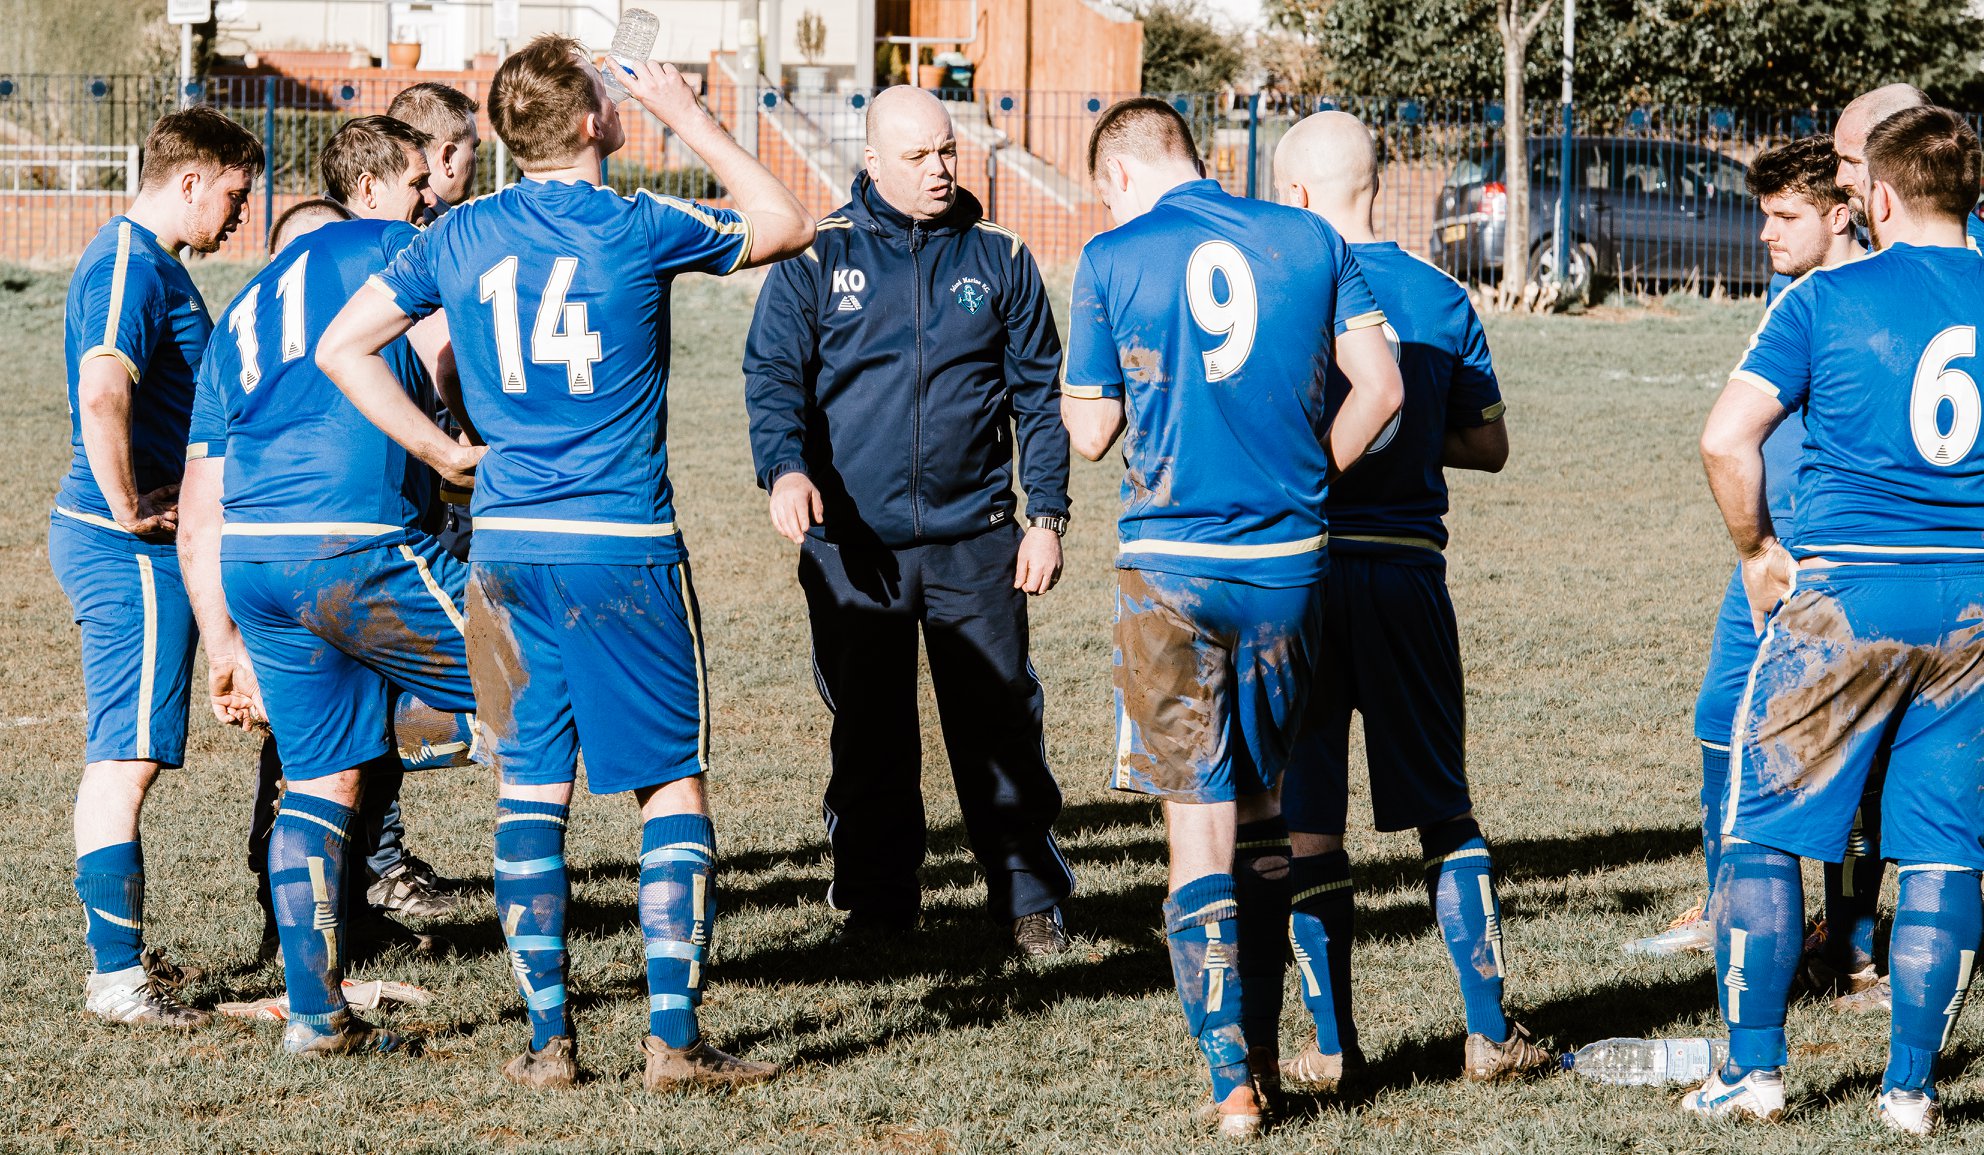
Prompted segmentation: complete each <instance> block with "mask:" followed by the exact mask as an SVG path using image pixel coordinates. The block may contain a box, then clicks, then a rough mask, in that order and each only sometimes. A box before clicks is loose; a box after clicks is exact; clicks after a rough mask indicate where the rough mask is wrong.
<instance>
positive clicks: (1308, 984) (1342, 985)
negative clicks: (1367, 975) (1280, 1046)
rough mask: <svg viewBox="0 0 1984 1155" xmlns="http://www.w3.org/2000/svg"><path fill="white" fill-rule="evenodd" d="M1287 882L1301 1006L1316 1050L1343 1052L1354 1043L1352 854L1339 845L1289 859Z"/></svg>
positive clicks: (1289, 927)
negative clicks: (1313, 1029)
mask: <svg viewBox="0 0 1984 1155" xmlns="http://www.w3.org/2000/svg"><path fill="white" fill-rule="evenodd" d="M1288 881H1289V887H1290V889H1291V890H1293V891H1294V894H1293V897H1292V899H1291V905H1290V911H1289V917H1288V937H1289V941H1290V942H1291V943H1292V944H1293V946H1294V948H1295V972H1296V981H1297V983H1298V984H1299V986H1300V988H1301V992H1302V1005H1303V1006H1305V1007H1307V1008H1308V1010H1309V1017H1310V1018H1311V1019H1313V1020H1315V1023H1316V1049H1317V1050H1318V1051H1321V1052H1322V1053H1323V1054H1325V1055H1337V1054H1342V1053H1343V1050H1344V1048H1345V1047H1346V1046H1355V1045H1356V1043H1357V1027H1356V1025H1355V1024H1354V1023H1353V1022H1352V1020H1351V1017H1350V936H1351V931H1352V929H1353V927H1354V925H1355V922H1356V892H1355V890H1353V889H1352V887H1351V884H1350V855H1349V854H1347V853H1345V852H1344V851H1341V850H1337V851H1332V852H1330V853H1328V854H1312V855H1303V856H1302V857H1300V858H1294V859H1290V860H1289V863H1288Z"/></svg>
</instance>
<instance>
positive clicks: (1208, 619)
mask: <svg viewBox="0 0 1984 1155" xmlns="http://www.w3.org/2000/svg"><path fill="white" fill-rule="evenodd" d="M1322 609H1323V587H1322V584H1321V583H1320V582H1318V583H1316V584H1313V585H1306V586H1294V587H1286V588H1274V587H1264V586H1252V585H1246V584H1244V583H1241V582H1229V581H1220V580H1217V579H1215V578H1200V577H1183V576H1179V575H1177V574H1167V573H1157V572H1153V571H1148V570H1134V569H1119V570H1117V571H1116V660H1115V683H1116V773H1115V775H1114V777H1113V778H1112V779H1111V781H1110V785H1111V786H1113V787H1115V788H1116V789H1118V790H1128V791H1132V792H1134V793H1138V794H1155V795H1157V796H1158V797H1160V798H1163V799H1166V800H1167V801H1171V802H1231V801H1233V800H1234V799H1235V798H1237V797H1239V796H1240V795H1242V794H1261V793H1265V792H1267V791H1269V790H1272V789H1274V788H1275V786H1276V784H1277V783H1278V782H1279V781H1280V779H1281V772H1282V770H1283V768H1284V767H1285V766H1286V765H1287V762H1288V755H1289V747H1290V745H1291V743H1292V741H1293V739H1294V730H1295V728H1296V726H1297V724H1298V723H1299V720H1300V718H1301V710H1302V707H1303V705H1304V704H1305V700H1306V699H1307V697H1308V692H1309V679H1310V674H1311V670H1312V669H1313V666H1314V663H1315V657H1316V649H1317V645H1318V639H1319V637H1320V635H1321V632H1322Z"/></svg>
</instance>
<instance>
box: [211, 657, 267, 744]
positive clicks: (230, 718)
mask: <svg viewBox="0 0 1984 1155" xmlns="http://www.w3.org/2000/svg"><path fill="white" fill-rule="evenodd" d="M207 699H208V704H209V705H211V706H212V707H213V711H214V717H215V718H216V719H218V720H219V721H220V724H221V725H223V726H239V727H240V728H241V729H243V730H255V729H259V728H261V727H264V726H267V725H268V721H269V715H268V712H267V711H265V710H264V709H262V691H261V687H260V686H259V685H257V684H256V681H255V671H254V670H253V669H251V668H250V667H249V665H248V659H247V658H245V657H239V656H235V655H230V654H208V655H207Z"/></svg>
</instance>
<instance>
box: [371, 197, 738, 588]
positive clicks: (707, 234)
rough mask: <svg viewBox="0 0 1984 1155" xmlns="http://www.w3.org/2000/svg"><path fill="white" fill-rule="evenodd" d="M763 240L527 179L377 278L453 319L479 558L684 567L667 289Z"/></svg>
mask: <svg viewBox="0 0 1984 1155" xmlns="http://www.w3.org/2000/svg"><path fill="white" fill-rule="evenodd" d="M750 253H751V228H750V223H749V222H748V221H747V220H746V219H745V218H744V216H743V215H742V214H740V213H738V212H735V211H733V210H729V209H716V208H709V207H706V206H703V205H699V204H694V203H692V202H689V201H684V200H677V199H675V198H673V197H661V196H655V195H653V194H651V193H647V192H645V191H643V192H640V193H637V194H636V195H634V196H632V197H623V196H621V195H620V194H618V193H616V192H614V191H613V190H612V189H607V188H601V187H599V186H598V185H593V184H588V183H585V182H572V183H566V182H556V181H536V180H524V181H521V182H519V183H517V184H514V185H512V186H510V187H509V188H506V189H504V190H503V191H502V192H499V193H496V194H494V195H492V196H485V197H479V198H477V199H475V200H473V201H470V202H469V203H468V204H465V205H463V206H461V207H460V208H457V209H455V210H454V211H452V212H450V213H448V214H447V215H446V216H444V217H442V218H441V219H440V221H439V222H437V223H436V224H435V225H434V226H433V227H432V228H430V229H428V230H427V232H426V233H424V234H423V235H422V236H421V238H420V239H419V240H418V241H415V242H414V243H413V244H412V245H410V246H408V248H407V250H406V251H405V252H403V253H401V254H400V256H399V258H398V259H397V260H395V261H394V262H393V264H392V265H391V266H390V267H389V268H387V270H386V271H385V272H383V273H381V274H379V276H377V277H375V278H373V280H372V282H371V284H372V285H373V286H374V287H375V288H378V289H383V290H384V291H385V292H386V293H388V294H389V295H391V297H392V299H393V301H394V303H395V304H397V305H398V306H399V308H400V310H401V311H402V312H404V313H405V314H407V315H408V316H410V317H415V318H418V317H424V316H426V315H427V314H428V313H431V312H433V311H434V310H436V309H445V310H447V314H448V333H449V338H450V340H451V341H452V342H453V344H454V350H455V366H456V370H457V372H458V373H459V374H460V376H461V383H462V397H463V400H464V402H465V403H466V407H467V409H468V414H469V419H470V420H472V421H473V422H474V423H475V427H476V430H477V432H479V433H480V434H481V435H482V438H483V440H484V441H486V442H487V443H488V444H489V453H488V455H487V456H485V457H484V458H483V459H482V464H481V465H480V466H479V467H478V469H477V471H476V481H475V499H474V502H473V505H472V511H473V514H474V517H475V543H474V545H473V546H471V547H470V548H471V551H472V553H471V556H472V558H473V559H474V560H479V561H512V562H593V563H605V564H630V565H671V564H674V563H676V562H679V561H681V560H682V559H683V557H684V551H683V548H682V543H681V538H680V536H679V535H678V534H677V533H676V529H675V509H674V500H673V492H672V489H671V487H670V485H669V482H668V446H667V429H668V405H667V386H668V353H669V319H668V295H669V288H670V286H671V285H672V284H673V282H674V279H675V277H676V275H677V274H679V273H686V272H702V273H715V274H719V275H721V274H725V273H730V272H733V271H735V270H736V269H738V268H739V267H741V266H742V265H743V264H744V262H745V261H746V260H748V259H749V257H750Z"/></svg>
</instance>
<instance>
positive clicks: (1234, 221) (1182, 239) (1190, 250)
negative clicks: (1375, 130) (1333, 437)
mask: <svg viewBox="0 0 1984 1155" xmlns="http://www.w3.org/2000/svg"><path fill="white" fill-rule="evenodd" d="M1384 320H1385V317H1384V314H1383V313H1382V312H1380V311H1379V309H1378V304H1377V302H1376V301H1375V300H1374V299H1373V298H1372V296H1371V291H1370V289H1369V288H1368V287H1366V285H1365V283H1364V276H1363V274H1362V273H1361V272H1359V271H1358V267H1357V262H1356V260H1355V258H1353V257H1352V256H1351V253H1350V248H1349V246H1348V245H1345V244H1344V242H1343V238H1342V237H1340V236H1338V235H1337V233H1336V230H1334V229H1332V228H1330V227H1329V225H1328V224H1326V223H1325V222H1324V221H1323V220H1322V218H1320V217H1318V216H1316V215H1315V214H1314V213H1310V212H1307V211H1304V210H1301V209H1294V208H1288V207H1285V206H1282V205H1276V204H1270V203H1268V202H1266V201H1258V200H1246V199H1243V198H1240V197H1234V196H1229V195H1227V194H1226V193H1225V192H1222V191H1221V190H1220V187H1219V185H1218V184H1217V183H1216V182H1214V181H1210V180H1200V181H1191V182H1188V183H1186V184H1183V185H1180V186H1179V187H1177V188H1175V189H1172V190H1171V191H1170V192H1167V193H1165V194H1164V195H1163V196H1162V197H1160V198H1158V201H1157V203H1156V204H1155V205H1154V206H1152V208H1151V210H1150V211H1149V212H1147V213H1145V214H1144V215H1142V216H1140V217H1138V218H1137V219H1136V220H1134V221H1131V222H1130V223H1129V224H1126V225H1120V226H1118V227H1117V228H1114V229H1111V230H1110V231H1109V232H1106V233H1103V234H1102V235H1100V236H1098V237H1096V238H1095V239H1093V240H1091V241H1089V243H1088V244H1087V245H1086V246H1084V247H1083V249H1082V257H1081V263H1080V265H1079V267H1078V268H1077V269H1076V271H1075V292H1074V304H1073V307H1072V309H1071V310H1070V314H1069V339H1068V356H1067V361H1066V367H1065V369H1064V374H1065V377H1064V383H1063V385H1062V392H1063V393H1065V394H1066V395H1068V396H1070V397H1088V398H1098V397H1121V398H1123V406H1124V414H1125V418H1126V421H1127V429H1126V431H1125V433H1124V437H1123V461H1124V465H1125V474H1124V480H1123V491H1122V499H1123V508H1122V514H1121V516H1120V517H1119V518H1118V520H1117V532H1118V535H1119V540H1120V548H1119V552H1118V556H1117V562H1116V564H1117V565H1118V566H1119V567H1122V568H1125V569H1146V570H1157V571H1161V572H1166V573H1176V574H1182V575H1186V576H1193V577H1211V578H1219V579H1223V580H1228V581H1242V582H1248V583H1252V584H1254V585H1262V586H1289V585H1301V584H1304V583H1307V582H1311V581H1314V580H1315V579H1316V578H1317V576H1318V575H1319V574H1321V573H1322V571H1323V567H1324V565H1325V563H1326V554H1325V553H1324V550H1325V547H1326V545H1327V536H1328V535H1327V528H1328V521H1327V518H1326V516H1325V513H1324V505H1323V503H1324V497H1325V490H1326V483H1325V477H1326V475H1327V470H1328V467H1329V458H1328V454H1327V451H1326V449H1325V446H1324V439H1325V436H1326V428H1325V425H1324V421H1325V408H1324V406H1325V399H1324V391H1325V390H1324V377H1325V374H1326V372H1327V370H1328V367H1329V364H1330V361H1331V355H1332V352H1333V346H1334V342H1335V339H1336V336H1337V335H1338V334H1339V333H1342V332H1344V331H1346V330H1348V329H1354V328H1361V327H1365V326H1371V325H1381V324H1383V323H1384Z"/></svg>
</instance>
